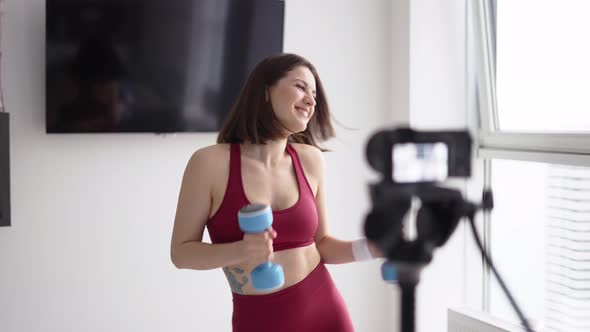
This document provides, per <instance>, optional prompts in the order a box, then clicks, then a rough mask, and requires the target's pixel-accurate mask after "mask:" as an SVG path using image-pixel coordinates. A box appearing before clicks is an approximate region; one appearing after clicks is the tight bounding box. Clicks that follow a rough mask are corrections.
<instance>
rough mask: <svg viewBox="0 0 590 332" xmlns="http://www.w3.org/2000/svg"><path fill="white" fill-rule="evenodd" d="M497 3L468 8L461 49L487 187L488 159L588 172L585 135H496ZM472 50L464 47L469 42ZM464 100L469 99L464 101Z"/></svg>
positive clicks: (589, 144) (485, 292) (486, 219)
mask: <svg viewBox="0 0 590 332" xmlns="http://www.w3.org/2000/svg"><path fill="white" fill-rule="evenodd" d="M497 2H498V1H497V0H476V1H474V2H472V3H469V4H468V6H470V7H471V8H470V9H471V10H470V11H468V14H470V15H471V16H472V18H473V23H474V24H473V33H474V36H473V38H472V39H471V40H469V39H468V40H467V43H468V45H467V46H466V49H467V52H468V54H469V55H468V59H473V60H474V62H473V64H470V63H468V64H467V69H466V72H467V73H468V75H469V73H472V74H473V75H474V76H475V77H473V76H471V77H473V79H474V81H473V82H474V83H475V85H476V86H475V89H474V91H473V95H474V97H475V99H474V102H473V103H469V102H468V105H470V106H471V107H474V108H475V109H474V111H473V114H474V115H476V116H477V122H478V123H477V135H475V151H476V155H477V157H478V158H481V160H482V161H483V172H484V179H483V185H484V187H486V188H489V187H490V186H491V182H492V181H491V179H492V174H493V169H492V162H491V161H492V160H494V159H508V160H517V161H533V162H543V163H548V164H561V165H571V166H583V167H590V132H587V133H576V132H516V131H506V130H504V131H501V130H500V129H499V121H498V104H497V100H496V77H495V73H496V70H495V66H496V51H495V48H496V33H495V31H496V8H497ZM471 42H472V43H473V47H472V48H470V47H469V43H471ZM468 98H469V97H468ZM482 226H483V232H482V235H483V241H484V248H485V249H486V251H488V252H490V247H491V240H492V239H491V216H490V215H489V214H484V215H483V225H482ZM481 264H482V265H481V267H482V284H481V285H482V299H481V300H482V302H481V309H482V310H483V311H484V312H487V313H489V312H490V300H491V295H490V292H491V279H492V274H491V270H490V267H489V266H488V265H487V264H486V263H485V261H484V260H483V258H482V262H481Z"/></svg>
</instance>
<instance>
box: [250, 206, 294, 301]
mask: <svg viewBox="0 0 590 332" xmlns="http://www.w3.org/2000/svg"><path fill="white" fill-rule="evenodd" d="M238 223H239V224H240V229H241V230H242V231H243V232H244V233H262V232H264V231H266V230H267V229H268V228H269V227H270V226H271V225H272V211H271V209H270V206H268V205H264V204H250V205H247V206H245V207H243V208H241V209H240V211H239V212H238ZM250 277H251V279H252V286H254V289H256V290H258V291H272V290H275V289H278V288H281V287H282V286H283V285H284V284H285V273H284V272H283V267H282V266H280V265H279V264H274V263H272V262H270V261H269V262H266V263H262V264H260V265H258V266H257V267H255V268H254V270H252V272H251V273H250Z"/></svg>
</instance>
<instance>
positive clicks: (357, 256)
mask: <svg viewBox="0 0 590 332" xmlns="http://www.w3.org/2000/svg"><path fill="white" fill-rule="evenodd" d="M352 257H354V260H355V261H357V262H359V261H368V260H370V259H373V255H371V251H370V250H369V243H368V242H367V239H360V240H356V241H352Z"/></svg>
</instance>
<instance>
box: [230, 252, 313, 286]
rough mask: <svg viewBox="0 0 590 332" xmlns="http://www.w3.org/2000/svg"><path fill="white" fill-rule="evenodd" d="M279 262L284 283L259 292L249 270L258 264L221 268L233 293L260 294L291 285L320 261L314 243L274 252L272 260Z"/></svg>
mask: <svg viewBox="0 0 590 332" xmlns="http://www.w3.org/2000/svg"><path fill="white" fill-rule="evenodd" d="M272 262H273V263H275V264H280V265H281V266H282V267H283V271H284V272H285V284H284V285H283V286H282V287H281V288H279V289H275V290H273V291H270V292H269V291H267V292H260V291H257V290H255V289H254V288H253V287H252V280H251V277H250V272H251V271H252V270H253V269H254V268H255V267H256V266H257V265H258V264H247V263H246V264H238V265H232V266H227V267H224V268H223V271H224V272H225V276H226V278H227V281H228V282H229V285H230V287H231V290H232V292H233V293H236V294H242V295H260V294H269V293H274V292H278V291H280V290H282V289H285V288H287V287H290V286H293V285H295V284H296V283H298V282H300V281H302V280H303V279H305V277H307V276H308V275H309V274H310V273H311V271H313V269H314V268H315V267H316V266H317V265H318V264H319V262H320V253H319V252H318V250H317V248H316V246H315V243H312V244H310V245H308V246H306V247H299V248H293V249H286V250H281V251H275V252H274V258H273V260H272Z"/></svg>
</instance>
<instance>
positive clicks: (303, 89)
mask: <svg viewBox="0 0 590 332" xmlns="http://www.w3.org/2000/svg"><path fill="white" fill-rule="evenodd" d="M296 87H298V88H299V90H302V91H305V87H304V86H303V85H296Z"/></svg>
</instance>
